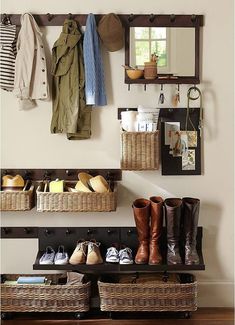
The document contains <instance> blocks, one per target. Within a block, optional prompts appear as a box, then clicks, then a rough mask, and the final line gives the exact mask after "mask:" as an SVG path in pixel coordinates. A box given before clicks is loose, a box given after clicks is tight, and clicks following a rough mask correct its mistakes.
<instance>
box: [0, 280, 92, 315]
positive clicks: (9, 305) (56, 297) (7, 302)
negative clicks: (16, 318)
mask: <svg viewBox="0 0 235 325" xmlns="http://www.w3.org/2000/svg"><path fill="white" fill-rule="evenodd" d="M34 275H35V274H34ZM4 276H5V275H4ZM19 276H20V275H19V274H10V275H6V276H5V278H6V280H12V281H15V280H17V278H18V277H19ZM31 276H32V275H31ZM43 276H46V278H47V279H48V280H52V283H56V282H57V280H58V278H59V277H60V276H61V274H43ZM89 299H90V282H88V283H85V284H83V283H81V284H79V285H66V284H65V285H53V284H51V285H45V286H43V285H33V284H28V285H22V284H16V285H7V284H4V283H3V284H1V308H2V309H1V311H2V312H85V311H88V310H89Z"/></svg>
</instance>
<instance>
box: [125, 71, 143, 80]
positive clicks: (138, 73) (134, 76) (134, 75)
mask: <svg viewBox="0 0 235 325" xmlns="http://www.w3.org/2000/svg"><path fill="white" fill-rule="evenodd" d="M126 74H127V75H128V77H129V78H130V79H139V78H141V77H143V75H144V70H141V69H126Z"/></svg>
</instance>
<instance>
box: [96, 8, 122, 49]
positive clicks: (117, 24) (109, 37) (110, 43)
mask: <svg viewBox="0 0 235 325" xmlns="http://www.w3.org/2000/svg"><path fill="white" fill-rule="evenodd" d="M98 33H99V35H100V38H101V40H102V42H103V43H104V46H105V47H106V48H107V49H108V51H110V52H115V51H118V50H120V49H122V48H123V46H124V30H123V27H122V22H121V20H120V19H119V17H118V16H117V15H115V14H114V13H110V14H107V15H105V16H103V17H102V18H101V20H100V21H99V24H98Z"/></svg>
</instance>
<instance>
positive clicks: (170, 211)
mask: <svg viewBox="0 0 235 325" xmlns="http://www.w3.org/2000/svg"><path fill="white" fill-rule="evenodd" d="M164 207H165V218H166V228H167V241H168V243H169V242H177V243H178V242H179V236H180V220H181V210H182V200H181V199H179V198H169V199H166V200H165V202H164Z"/></svg>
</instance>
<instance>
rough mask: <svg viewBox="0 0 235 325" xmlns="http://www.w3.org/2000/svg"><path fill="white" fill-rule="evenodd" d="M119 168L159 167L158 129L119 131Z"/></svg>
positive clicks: (140, 168) (142, 168)
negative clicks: (153, 130) (120, 154)
mask: <svg viewBox="0 0 235 325" xmlns="http://www.w3.org/2000/svg"><path fill="white" fill-rule="evenodd" d="M121 142H122V157H121V168H122V169H124V170H153V169H158V168H159V131H156V132H126V131H123V132H122V133H121Z"/></svg>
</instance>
